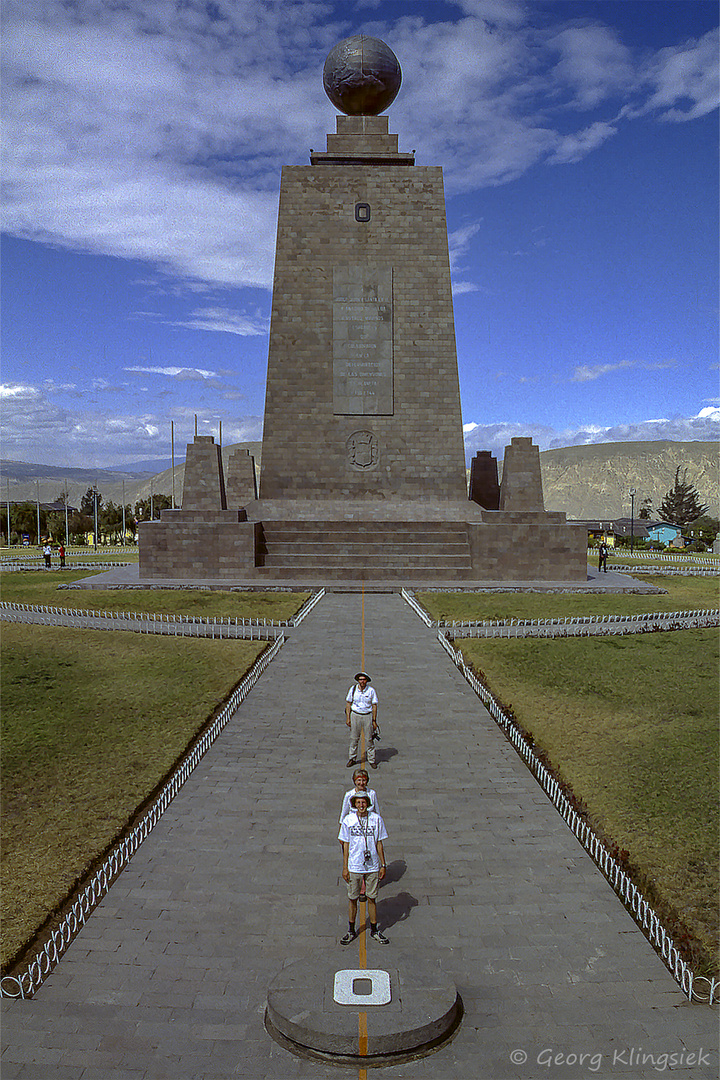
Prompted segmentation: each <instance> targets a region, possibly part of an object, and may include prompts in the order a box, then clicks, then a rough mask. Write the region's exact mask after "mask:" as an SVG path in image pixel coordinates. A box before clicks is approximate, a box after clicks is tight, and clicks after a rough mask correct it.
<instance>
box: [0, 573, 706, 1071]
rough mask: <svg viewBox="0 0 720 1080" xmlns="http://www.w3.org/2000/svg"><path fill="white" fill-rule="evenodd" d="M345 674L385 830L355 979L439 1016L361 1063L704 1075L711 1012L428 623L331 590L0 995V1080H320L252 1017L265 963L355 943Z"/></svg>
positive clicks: (390, 599) (340, 957) (267, 977)
mask: <svg viewBox="0 0 720 1080" xmlns="http://www.w3.org/2000/svg"><path fill="white" fill-rule="evenodd" d="M363 604H364V612H365V634H364V642H365V651H364V658H363V656H362V641H363V637H362V633H361V608H362V605H363ZM361 664H364V666H366V667H367V668H368V669H369V670H370V672H371V673H372V675H373V677H374V682H375V685H376V687H377V690H378V693H379V695H380V699H381V708H380V723H381V728H382V734H383V738H382V741H381V743H380V749H379V760H380V768H379V769H378V770H377V771H376V772H374V773H373V774H372V784H373V786H375V787H376V789H377V791H378V794H379V796H380V798H381V800H382V805H383V809H384V811H385V818H386V823H387V826H388V831H389V833H390V839H389V841H388V842H387V847H386V851H387V854H388V859H389V864H390V867H389V874H388V879H387V882H386V884H385V886H384V888H383V889H382V891H381V899H380V900H379V903H378V908H379V914H380V922H381V926H382V927H383V928H384V929H385V931H386V933H387V936H388V937H389V938H390V939H391V945H390V946H389V947H388V948H384V949H383V948H382V947H380V946H376V945H374V944H373V943H372V942H368V965H369V966H373V965H374V964H375V963H376V962H377V964H378V966H381V965H382V964H383V963H384V962H387V957H388V955H389V954H390V953H391V950H392V951H394V952H395V953H396V954H397V953H400V952H402V953H404V954H408V953H409V954H415V955H417V956H422V957H423V958H424V959H425V960H428V959H431V960H437V962H438V963H440V964H441V965H442V966H443V969H444V970H445V971H446V972H447V973H448V975H449V976H450V977H451V978H452V979H454V981H455V983H456V985H457V987H458V989H459V991H460V994H461V995H462V999H463V1002H464V1005H465V1018H464V1021H463V1024H462V1026H461V1028H460V1030H459V1031H458V1033H457V1035H456V1037H455V1039H454V1040H453V1041H452V1042H451V1043H450V1044H449V1045H448V1046H447V1047H445V1048H444V1049H442V1050H440V1051H438V1052H437V1053H436V1054H434V1055H432V1056H430V1057H427V1058H424V1059H422V1060H419V1061H416V1062H413V1063H410V1064H406V1065H399V1066H395V1067H392V1068H390V1067H387V1068H380V1069H375V1070H372V1071H369V1075H370V1076H371V1077H373V1078H374V1077H377V1078H378V1080H382V1078H385V1077H387V1078H390V1077H398V1078H406V1080H408V1078H412V1080H425V1078H427V1080H451V1078H452V1080H456V1078H457V1080H475V1078H483V1080H484V1078H487V1080H502V1078H504V1077H513V1078H520V1080H526V1078H533V1080H536V1078H539V1077H548V1076H551V1077H553V1078H557V1077H563V1078H567V1080H578V1078H580V1077H588V1076H589V1077H592V1076H602V1077H604V1078H607V1077H615V1076H618V1077H643V1078H645V1077H648V1078H649V1077H656V1076H657V1075H658V1074H659V1073H661V1072H662V1071H663V1062H665V1063H666V1064H667V1059H666V1058H665V1059H664V1058H663V1057H662V1055H668V1054H676V1055H677V1058H676V1061H677V1062H678V1063H679V1064H678V1067H676V1068H675V1069H674V1071H673V1072H672V1075H673V1076H674V1077H678V1076H680V1077H685V1078H690V1077H692V1078H693V1080H700V1078H703V1080H705V1078H709V1077H713V1078H714V1077H716V1075H717V1053H716V1049H717V1036H716V1016H715V1014H714V1013H713V1012H712V1011H711V1010H710V1009H708V1008H707V1007H705V1006H700V1005H689V1004H687V1002H686V1001H685V998H684V997H683V996H682V994H681V993H680V991H679V990H678V989H677V987H676V985H675V983H674V981H673V979H672V978H671V976H670V975H669V974H668V973H667V972H666V970H665V967H664V965H663V964H662V962H661V961H660V960H659V959H658V958H657V957H656V956H655V954H654V952H653V951H652V949H651V947H650V946H649V945H648V944H647V942H646V941H645V939H644V937H643V936H642V934H641V933H640V931H639V930H638V929H637V928H636V926H635V924H634V922H633V921H632V920H631V919H630V917H629V916H628V915H627V914H626V913H625V911H624V909H623V908H622V906H621V904H620V902H619V901H618V900H617V899H616V897H615V896H614V894H613V893H612V891H611V890H610V888H609V886H608V885H607V884H606V883H605V882H604V880H603V879H602V877H601V875H600V874H599V872H598V871H597V870H596V869H595V867H594V865H593V864H592V862H591V861H590V859H589V858H588V856H587V855H586V854H585V853H584V851H583V850H582V848H581V847H580V846H579V844H578V843H577V841H576V840H575V839H574V837H573V836H572V834H571V833H570V832H569V830H568V829H567V828H566V826H565V825H564V824H563V822H562V821H561V819H560V818H559V817H558V815H557V814H556V812H555V810H554V809H553V808H552V807H551V805H550V804H549V803H548V801H547V800H546V799H545V797H544V795H543V794H542V793H541V791H540V789H539V788H538V787H537V785H536V784H535V782H534V780H533V779H532V778H531V776H530V775H529V773H528V772H527V771H526V769H525V767H524V766H523V765H522V763H521V762H520V760H519V759H518V757H517V756H516V755H515V752H514V751H513V750H512V748H511V747H510V745H509V744H508V743H507V742H506V741H505V740H504V738H503V737H502V736H501V734H500V733H499V731H498V729H497V728H496V726H495V725H494V723H493V722H492V720H491V719H490V718H489V716H488V714H487V713H486V712H485V710H484V709H483V708H482V706H481V705H480V703H479V702H478V700H477V698H476V697H475V695H474V694H473V692H472V691H471V690H470V688H469V687H468V686H467V684H466V683H465V681H464V680H463V678H462V676H461V675H460V673H459V672H458V671H457V670H456V669H455V668H454V667H453V666H452V664H451V663H450V661H449V659H448V658H447V657H446V656H445V654H444V653H443V652H442V650H441V649H440V647H439V645H438V644H437V642H436V640H435V634H434V632H433V631H432V630H429V629H427V628H426V627H425V626H424V625H423V624H422V622H421V621H420V620H419V619H418V618H417V616H415V615H414V614H413V613H412V611H411V610H410V608H409V607H408V606H407V605H406V604H404V603H403V601H402V600H401V599H400V597H399V596H397V595H396V594H389V595H371V596H366V597H365V598H364V600H363V598H362V597H361V596H359V595H357V594H351V595H343V594H340V593H334V594H328V595H327V596H326V597H325V598H324V599H323V600H322V601H321V603H320V604H319V605H318V606H317V607H316V608H315V609H314V611H313V612H312V613H311V614H310V615H309V616H308V618H307V619H306V620H305V622H304V623H303V624H302V625H301V626H300V627H299V628H298V629H296V630H293V631H291V635H290V638H289V640H288V643H287V644H286V646H285V647H284V648H283V649H282V650H281V652H280V654H279V656H278V658H277V659H276V660H275V661H274V662H273V664H272V665H271V666H270V668H269V669H268V671H267V672H266V674H265V675H264V676H263V678H262V679H261V681H260V682H259V683H258V685H257V686H256V688H255V689H254V690H253V691H252V693H251V694H250V695H249V697H248V698H247V699H246V701H245V702H244V703H243V705H242V706H241V708H240V709H239V710H238V712H237V714H236V716H235V717H234V719H233V720H231V721H230V723H229V724H228V725H227V727H226V728H225V729H224V731H223V733H222V734H221V736H220V737H219V739H218V740H217V742H216V743H215V744H214V746H213V747H212V748H211V749H210V751H209V752H208V753H207V755H206V756H205V757H204V758H203V760H202V762H201V763H200V765H199V766H198V768H197V769H196V771H195V772H194V773H193V775H192V776H191V778H190V779H189V780H188V782H187V784H186V785H185V787H184V788H183V789H182V791H181V793H180V794H179V795H178V797H177V798H176V799H175V801H174V802H173V803H172V804H171V806H170V808H169V809H168V810H167V811H166V813H165V815H164V817H163V819H162V820H161V822H160V824H159V825H158V827H157V828H156V829H155V831H154V832H153V833H152V834H151V836H150V837H149V838H148V840H146V842H145V843H144V844H143V846H142V847H141V848H140V850H139V851H138V853H137V854H136V855H135V857H134V858H133V860H132V862H131V864H130V866H129V867H128V868H127V869H126V870H125V871H124V872H123V873H122V875H121V876H120V877H119V879H118V880H117V882H116V883H115V885H114V886H113V888H112V889H111V891H110V893H109V895H108V896H107V897H106V899H105V900H104V901H103V903H102V904H101V905H100V907H99V908H98V909H97V910H96V912H95V913H94V914H93V916H92V917H91V919H90V920H89V922H88V924H87V926H86V927H85V928H84V929H83V931H82V932H81V933H80V935H79V936H78V938H77V939H76V941H75V942H74V944H73V945H72V946H71V947H70V949H69V950H68V952H67V954H66V955H65V957H64V958H63V960H62V961H61V963H60V964H59V966H58V967H57V968H56V969H55V971H54V972H53V974H52V975H51V976H50V977H49V978H48V980H47V982H46V983H45V984H44V986H43V987H42V988H41V989H40V991H39V992H38V994H37V995H36V997H35V998H34V999H33V1000H31V1001H27V1002H21V1001H5V1002H4V1025H3V1038H4V1043H5V1050H4V1054H3V1058H2V1078H3V1080H14V1078H20V1077H22V1078H24V1080H32V1078H35V1080H56V1078H57V1080H62V1078H67V1080H160V1078H161V1077H172V1078H173V1080H231V1078H232V1080H234V1078H243V1080H265V1078H278V1080H290V1078H318V1077H323V1078H324V1077H328V1078H330V1077H333V1078H335V1080H337V1078H338V1077H340V1076H342V1075H343V1072H342V1071H339V1070H338V1069H337V1068H334V1067H332V1066H329V1065H325V1064H323V1063H319V1062H315V1061H306V1060H302V1059H300V1058H296V1057H295V1056H293V1055H291V1054H289V1053H288V1052H287V1051H285V1050H283V1049H281V1048H280V1047H279V1046H277V1045H276V1044H275V1043H274V1042H273V1041H272V1040H271V1039H270V1038H269V1037H268V1036H267V1034H266V1032H265V1031H264V1028H263V1023H262V1018H263V1007H264V1000H265V993H266V989H267V986H268V984H269V982H270V981H271V979H272V978H273V976H274V975H275V974H276V972H277V971H278V970H279V968H280V967H281V966H282V965H283V964H285V963H287V962H289V961H291V960H295V959H300V958H302V957H308V956H310V957H319V956H327V955H328V954H331V955H337V962H338V967H347V966H352V965H353V964H354V963H355V962H357V956H358V953H357V951H356V945H353V946H351V947H350V948H349V949H346V950H343V949H341V948H340V947H339V946H338V944H337V941H338V938H339V937H340V935H341V934H342V932H343V930H344V928H345V926H346V900H345V894H344V887H343V885H342V882H341V880H340V869H341V866H340V851H339V845H338V843H337V840H336V839H335V837H336V831H335V830H336V827H337V826H336V821H337V814H338V813H339V806H340V798H341V795H342V792H343V791H344V790H345V788H346V787H347V784H348V776H349V770H346V769H345V761H346V755H347V734H346V733H347V729H346V728H345V726H344V722H343V714H342V699H343V696H344V693H345V691H346V689H347V686H348V685H349V682H350V678H351V676H352V674H353V673H354V671H356V670H357V668H358V667H359V666H360V665H361ZM713 1047H715V1050H713V1049H712V1048H713ZM701 1051H702V1054H701V1059H702V1061H703V1063H702V1064H700V1065H697V1064H696V1062H697V1055H698V1054H700V1053H701ZM523 1054H526V1055H527V1059H526V1061H525V1062H524V1063H523V1062H522V1055H523ZM581 1054H582V1055H586V1056H585V1058H584V1060H583V1063H582V1064H579V1063H578V1057H577V1055H581ZM647 1054H652V1055H655V1057H654V1060H653V1061H648V1060H646V1061H645V1064H638V1060H639V1061H640V1062H642V1060H643V1055H647ZM689 1054H690V1055H695V1057H694V1058H693V1057H691V1058H690V1063H689V1064H687V1063H688V1055H689ZM573 1055H575V1056H573ZM513 1062H516V1063H513ZM353 1072H354V1073H355V1075H358V1070H348V1071H347V1072H346V1075H350V1076H352V1075H353ZM362 1072H363V1073H364V1070H363V1071H362Z"/></svg>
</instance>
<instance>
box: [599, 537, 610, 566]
mask: <svg viewBox="0 0 720 1080" xmlns="http://www.w3.org/2000/svg"><path fill="white" fill-rule="evenodd" d="M607 557H608V546H607V544H606V543H605V541H604V540H601V541H600V547H599V548H598V573H599V572H600V571H601V570H603V571H604V572H605V573H606V574H607Z"/></svg>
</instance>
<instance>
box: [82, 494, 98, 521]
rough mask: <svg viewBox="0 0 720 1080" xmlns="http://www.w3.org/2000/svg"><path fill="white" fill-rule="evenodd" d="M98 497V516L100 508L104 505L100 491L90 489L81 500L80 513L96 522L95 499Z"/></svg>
mask: <svg viewBox="0 0 720 1080" xmlns="http://www.w3.org/2000/svg"><path fill="white" fill-rule="evenodd" d="M96 495H97V508H98V514H99V513H100V507H101V506H102V504H103V497H102V495H101V494H100V492H99V491H97V492H96V489H95V488H90V487H89V488H88V489H87V491H86V492H85V494H84V495H83V497H82V499H81V500H80V513H81V514H84V515H85V517H89V518H92V519H93V521H94V520H95V497H96Z"/></svg>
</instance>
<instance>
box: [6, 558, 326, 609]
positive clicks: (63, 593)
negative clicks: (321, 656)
mask: <svg viewBox="0 0 720 1080" xmlns="http://www.w3.org/2000/svg"><path fill="white" fill-rule="evenodd" d="M87 576H88V571H87V570H68V571H65V572H63V574H62V576H61V575H60V574H59V573H56V572H55V571H54V570H47V571H46V570H34V571H33V572H32V573H27V572H26V571H24V570H4V571H2V573H0V599H2V600H5V601H7V602H8V603H10V602H12V603H16V604H45V605H47V606H49V607H66V608H79V609H81V610H88V609H89V610H92V611H153V612H157V613H162V614H163V615H173V614H174V615H202V616H205V617H206V618H212V617H213V616H215V617H217V618H220V617H221V616H222V617H223V618H226V617H237V618H246V619H250V618H252V619H273V620H277V621H279V620H283V619H289V618H291V617H292V616H293V615H295V614H296V613H297V612H298V611H299V610H300V608H301V607H302V605H303V604H304V603H305V601H306V600H307V599H308V598H309V596H310V593H309V592H292V593H290V592H229V591H228V592H222V591H220V590H217V591H216V590H214V589H213V590H210V589H59V588H58V584H59V583H60V582H62V583H64V584H67V583H70V582H73V581H80V580H82V579H85V578H87Z"/></svg>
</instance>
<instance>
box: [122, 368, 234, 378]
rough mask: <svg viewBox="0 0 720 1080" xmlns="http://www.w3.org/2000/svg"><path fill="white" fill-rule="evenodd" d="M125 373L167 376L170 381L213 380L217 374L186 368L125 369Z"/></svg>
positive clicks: (200, 369)
mask: <svg viewBox="0 0 720 1080" xmlns="http://www.w3.org/2000/svg"><path fill="white" fill-rule="evenodd" d="M125 371H132V372H140V373H143V374H147V375H167V376H168V378H171V379H215V378H217V372H215V371H204V370H203V369H202V368H188V367H126V368H125Z"/></svg>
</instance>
